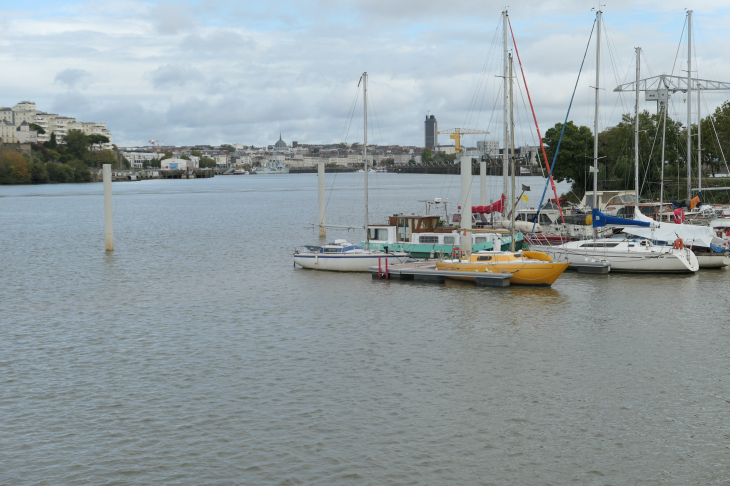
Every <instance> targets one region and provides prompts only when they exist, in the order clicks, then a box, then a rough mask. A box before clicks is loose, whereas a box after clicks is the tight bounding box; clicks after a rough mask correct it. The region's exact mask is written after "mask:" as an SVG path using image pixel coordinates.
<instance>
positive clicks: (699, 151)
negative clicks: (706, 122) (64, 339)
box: [697, 75, 702, 195]
mask: <svg viewBox="0 0 730 486" xmlns="http://www.w3.org/2000/svg"><path fill="white" fill-rule="evenodd" d="M697 77H698V78H699V75H698V76H697ZM701 91H702V86H700V84H699V83H697V187H698V188H699V191H698V193H697V194H698V195H699V194H701V193H702V115H701V114H700V109H701V108H702V103H701V102H700V92H701Z"/></svg>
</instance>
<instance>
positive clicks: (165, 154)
mask: <svg viewBox="0 0 730 486" xmlns="http://www.w3.org/2000/svg"><path fill="white" fill-rule="evenodd" d="M163 154H164V155H163V156H162V158H161V159H160V160H167V159H171V158H172V157H173V155H172V152H170V151H166V152H163Z"/></svg>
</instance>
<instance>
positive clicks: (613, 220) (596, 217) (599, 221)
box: [593, 209, 651, 228]
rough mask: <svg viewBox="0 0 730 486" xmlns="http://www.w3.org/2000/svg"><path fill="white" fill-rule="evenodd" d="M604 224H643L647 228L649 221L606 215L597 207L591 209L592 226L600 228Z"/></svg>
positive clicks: (649, 224)
mask: <svg viewBox="0 0 730 486" xmlns="http://www.w3.org/2000/svg"><path fill="white" fill-rule="evenodd" d="M606 225H611V226H644V227H645V228H649V227H650V226H651V223H650V222H648V221H639V220H636V219H626V218H617V217H616V216H607V215H605V214H603V213H602V212H600V211H599V210H598V209H593V227H594V228H601V227H603V226H606Z"/></svg>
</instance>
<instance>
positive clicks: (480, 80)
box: [463, 22, 499, 128]
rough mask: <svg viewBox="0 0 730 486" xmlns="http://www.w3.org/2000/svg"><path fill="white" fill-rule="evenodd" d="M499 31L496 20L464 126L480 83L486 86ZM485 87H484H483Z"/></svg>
mask: <svg viewBox="0 0 730 486" xmlns="http://www.w3.org/2000/svg"><path fill="white" fill-rule="evenodd" d="M498 33H499V22H497V26H496V27H495V29H494V34H493V36H492V42H490V44H489V50H488V51H487V57H486V58H485V59H484V65H483V66H482V72H481V73H480V75H479V78H477V85H476V88H475V90H474V94H473V95H472V99H471V101H470V103H469V108H468V110H467V112H466V115H465V117H464V125H463V126H464V127H465V128H466V127H468V126H469V125H468V120H469V119H470V118H471V114H472V113H473V110H474V109H475V108H476V100H477V99H479V92H480V91H481V89H480V87H481V86H482V83H484V85H485V86H486V84H487V82H486V80H485V76H486V73H487V69H488V64H489V60H490V58H491V57H492V53H493V52H494V51H495V49H494V46H495V39H496V38H497V34H498ZM485 89H486V88H485Z"/></svg>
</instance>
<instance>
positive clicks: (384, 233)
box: [370, 228, 388, 241]
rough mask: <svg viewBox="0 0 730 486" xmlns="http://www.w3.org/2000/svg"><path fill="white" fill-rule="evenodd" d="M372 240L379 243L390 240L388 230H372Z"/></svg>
mask: <svg viewBox="0 0 730 486" xmlns="http://www.w3.org/2000/svg"><path fill="white" fill-rule="evenodd" d="M370 239H371V240H378V241H387V240H388V230H387V229H385V228H370Z"/></svg>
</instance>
